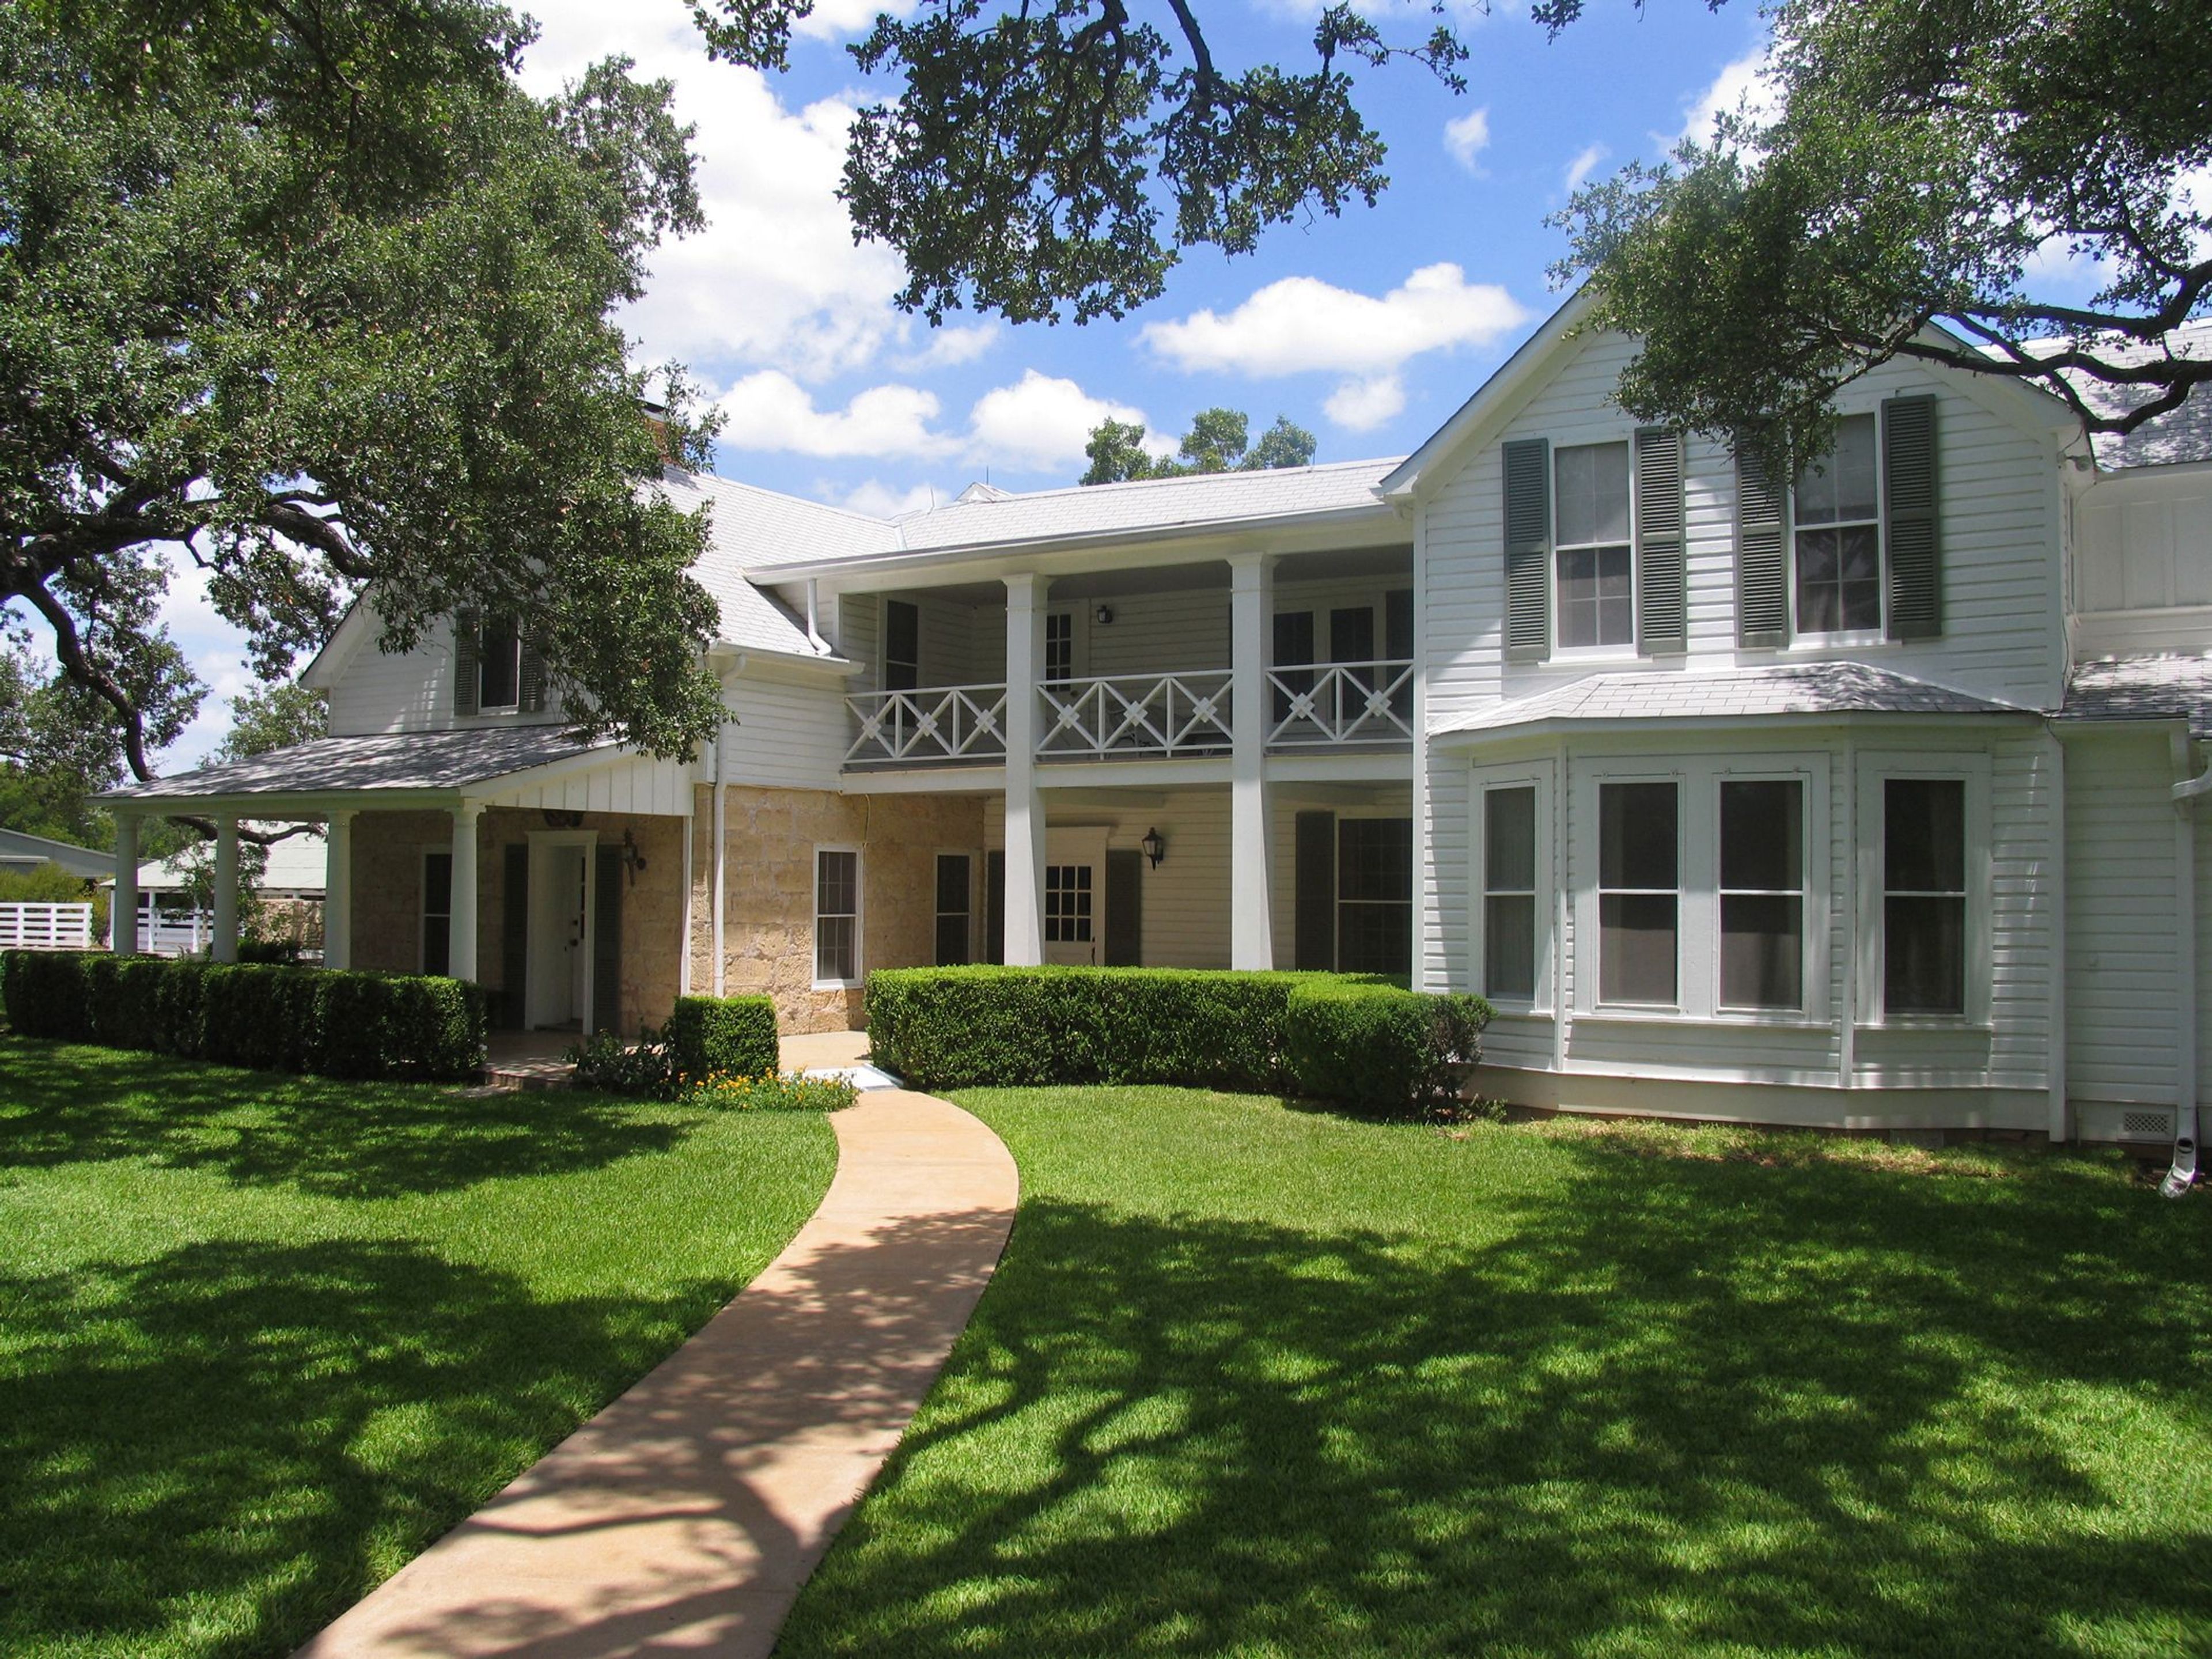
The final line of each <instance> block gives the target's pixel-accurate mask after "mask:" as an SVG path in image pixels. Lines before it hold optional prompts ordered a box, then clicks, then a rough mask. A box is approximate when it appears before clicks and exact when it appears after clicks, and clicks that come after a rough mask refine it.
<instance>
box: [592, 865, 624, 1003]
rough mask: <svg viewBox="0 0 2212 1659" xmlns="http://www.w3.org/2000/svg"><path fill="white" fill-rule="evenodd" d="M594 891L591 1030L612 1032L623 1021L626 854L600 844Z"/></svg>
mask: <svg viewBox="0 0 2212 1659" xmlns="http://www.w3.org/2000/svg"><path fill="white" fill-rule="evenodd" d="M594 850H595V851H596V852H597V854H598V867H597V869H596V871H595V872H594V877H593V890H592V1030H594V1031H612V1030H617V1029H618V1028H619V1027H620V1024H621V1022H622V921H623V855H622V848H619V847H601V848H596V849H594Z"/></svg>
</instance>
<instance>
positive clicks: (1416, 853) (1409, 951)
mask: <svg viewBox="0 0 2212 1659" xmlns="http://www.w3.org/2000/svg"><path fill="white" fill-rule="evenodd" d="M1341 608H1343V609H1346V610H1351V609H1353V608H1354V607H1352V606H1349V605H1346V606H1344V607H1341ZM1335 817H1336V833H1335V834H1334V836H1331V837H1330V840H1329V860H1328V873H1329V884H1330V885H1329V901H1328V904H1329V925H1330V928H1331V931H1332V932H1333V933H1334V934H1335V946H1334V950H1333V951H1332V952H1331V956H1330V959H1331V960H1332V961H1334V962H1336V963H1342V962H1343V960H1344V907H1345V906H1346V905H1347V904H1384V903H1391V904H1395V902H1397V901H1396V900H1395V899H1387V900H1386V899H1347V898H1346V897H1345V896H1344V826H1345V825H1346V824H1347V823H1387V822H1392V821H1395V822H1398V823H1406V822H1407V821H1409V820H1411V819H1412V817H1413V813H1412V812H1411V811H1399V810H1397V809H1396V808H1395V807H1389V806H1358V807H1351V808H1340V809H1336V811H1335ZM1420 859H1421V843H1420V838H1419V835H1418V834H1417V835H1416V836H1415V837H1414V840H1413V869H1412V871H1411V872H1410V874H1411V875H1412V877H1413V881H1412V887H1411V891H1410V892H1409V894H1408V895H1407V898H1408V905H1407V932H1406V962H1407V969H1409V970H1410V969H1413V968H1414V967H1416V966H1418V965H1419V961H1420V950H1421V941H1420V932H1421V908H1420V904H1421V900H1420V893H1421V871H1420ZM1339 971H1340V972H1351V971H1353V970H1352V969H1343V968H1340V969H1339Z"/></svg>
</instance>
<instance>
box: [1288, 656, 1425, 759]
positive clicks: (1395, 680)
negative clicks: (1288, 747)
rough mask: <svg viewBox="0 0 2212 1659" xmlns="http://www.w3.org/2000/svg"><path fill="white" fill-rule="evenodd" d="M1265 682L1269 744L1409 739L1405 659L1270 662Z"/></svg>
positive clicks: (1409, 678) (1409, 676)
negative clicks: (1277, 665) (1306, 663)
mask: <svg viewBox="0 0 2212 1659" xmlns="http://www.w3.org/2000/svg"><path fill="white" fill-rule="evenodd" d="M1267 687H1268V708H1267V714H1268V730H1267V742H1268V743H1269V744H1270V745H1273V744H1366V743H1410V742H1412V741H1413V664H1412V663H1410V662H1336V663H1316V664H1314V665H1311V666H1310V667H1285V668H1274V669H1270V670H1269V671H1268V673H1267Z"/></svg>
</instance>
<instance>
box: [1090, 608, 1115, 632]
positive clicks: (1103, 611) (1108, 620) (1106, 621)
mask: <svg viewBox="0 0 2212 1659" xmlns="http://www.w3.org/2000/svg"><path fill="white" fill-rule="evenodd" d="M1091 617H1092V619H1093V620H1094V621H1096V622H1097V624H1098V625H1099V626H1100V627H1101V628H1107V627H1110V626H1111V625H1112V624H1113V621H1114V607H1113V606H1112V605H1100V606H1099V607H1098V608H1097V610H1096V611H1092V612H1091Z"/></svg>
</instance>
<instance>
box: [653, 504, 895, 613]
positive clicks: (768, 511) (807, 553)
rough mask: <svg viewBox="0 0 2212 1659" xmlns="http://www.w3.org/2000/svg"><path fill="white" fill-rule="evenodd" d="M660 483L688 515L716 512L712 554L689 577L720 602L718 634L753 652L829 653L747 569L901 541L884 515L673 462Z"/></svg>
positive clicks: (890, 546)
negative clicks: (879, 516) (756, 583)
mask: <svg viewBox="0 0 2212 1659" xmlns="http://www.w3.org/2000/svg"><path fill="white" fill-rule="evenodd" d="M660 488H661V490H662V492H663V493H664V494H665V495H667V497H668V498H669V500H670V501H673V502H674V503H675V504H676V505H677V506H678V507H681V508H683V509H684V511H686V512H692V511H695V510H696V509H697V508H698V507H699V506H700V505H701V504H702V503H705V504H707V505H708V506H709V507H710V508H711V509H712V511H711V514H710V517H709V519H708V544H707V551H706V553H705V554H704V556H702V557H701V559H700V560H699V562H698V563H697V564H696V565H694V566H693V567H692V568H691V574H693V575H694V576H696V577H697V578H698V580H699V584H700V586H702V587H704V588H705V589H706V590H707V591H708V592H709V593H711V594H712V595H713V596H714V600H715V602H716V603H717V604H718V605H720V606H721V607H722V623H721V629H720V636H721V637H722V638H723V639H725V640H727V641H729V642H730V643H731V644H732V645H738V646H742V647H745V648H746V649H748V650H752V651H779V652H782V653H787V654H788V655H792V656H800V657H827V656H829V655H830V654H831V653H829V652H826V651H821V650H817V648H816V647H815V646H814V643H813V641H811V640H809V639H808V638H807V637H806V628H805V623H801V622H800V621H799V618H798V617H794V616H793V615H792V614H791V612H790V611H787V609H785V608H784V606H783V605H781V603H779V602H778V601H777V599H775V596H774V595H772V594H769V593H764V592H762V591H761V590H760V589H759V588H757V587H756V586H753V585H752V584H751V583H750V582H749V581H747V580H745V579H744V571H745V569H746V568H747V567H748V566H757V565H765V564H774V563H778V562H781V563H790V562H793V561H795V560H798V559H809V560H811V559H822V558H833V557H842V556H847V555H850V554H859V553H875V552H891V551H896V549H897V546H898V532H897V531H896V529H895V528H894V527H893V526H891V525H890V524H889V523H888V522H886V521H885V520H882V519H872V518H869V517H867V516H866V514H865V513H848V512H847V511H846V510H845V509H844V508H843V507H829V506H827V505H825V504H824V503H823V502H820V501H804V500H802V499H800V498H799V496H796V495H778V494H776V492H775V491H774V490H772V489H757V488H756V487H755V486H753V485H751V484H744V483H733V482H732V480H730V479H728V478H718V477H715V476H714V474H713V473H711V472H684V471H678V469H677V468H675V467H669V468H667V469H666V470H665V471H663V472H662V473H661V475H660Z"/></svg>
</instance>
